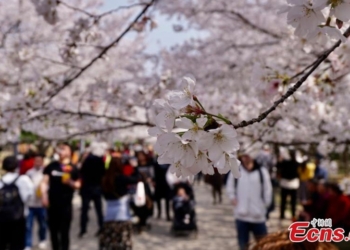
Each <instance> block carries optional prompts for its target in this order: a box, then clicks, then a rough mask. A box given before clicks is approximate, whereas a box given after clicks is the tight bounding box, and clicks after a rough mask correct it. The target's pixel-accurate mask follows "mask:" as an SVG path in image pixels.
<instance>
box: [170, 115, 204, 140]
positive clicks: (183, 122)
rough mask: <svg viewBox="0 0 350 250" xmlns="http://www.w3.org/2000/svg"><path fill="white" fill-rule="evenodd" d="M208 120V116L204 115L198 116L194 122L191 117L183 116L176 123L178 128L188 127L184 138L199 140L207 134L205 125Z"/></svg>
mask: <svg viewBox="0 0 350 250" xmlns="http://www.w3.org/2000/svg"><path fill="white" fill-rule="evenodd" d="M207 120H208V119H207V118H205V117H202V118H198V119H197V120H196V122H195V123H194V122H192V121H191V120H190V119H188V118H186V117H182V118H181V119H179V120H177V121H176V125H177V127H178V128H184V129H188V130H187V131H186V132H185V133H184V134H183V135H182V139H183V140H199V139H200V138H201V137H202V136H204V134H205V132H204V131H203V127H204V125H205V124H206V122H207Z"/></svg>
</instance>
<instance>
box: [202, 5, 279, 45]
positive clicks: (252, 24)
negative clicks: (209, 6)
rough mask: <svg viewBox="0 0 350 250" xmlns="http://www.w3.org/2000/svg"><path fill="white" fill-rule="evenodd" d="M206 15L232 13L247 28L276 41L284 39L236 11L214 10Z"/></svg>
mask: <svg viewBox="0 0 350 250" xmlns="http://www.w3.org/2000/svg"><path fill="white" fill-rule="evenodd" d="M205 12H206V13H230V14H232V15H234V16H236V17H238V18H239V19H240V20H241V21H242V22H243V23H244V24H246V25H247V26H249V27H251V28H252V29H254V30H257V31H259V32H261V33H264V34H266V35H269V36H272V37H273V38H276V39H281V38H282V37H281V36H280V35H278V34H275V33H273V32H271V31H270V30H267V29H265V28H262V27H260V26H258V25H256V24H254V23H252V22H251V21H250V20H249V19H248V18H246V17H245V16H243V15H242V14H241V13H239V12H236V11H234V10H225V9H224V10H221V9H214V10H209V11H205Z"/></svg>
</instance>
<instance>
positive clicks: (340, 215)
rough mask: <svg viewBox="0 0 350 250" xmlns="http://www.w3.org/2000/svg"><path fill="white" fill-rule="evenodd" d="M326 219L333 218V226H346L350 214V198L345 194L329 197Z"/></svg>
mask: <svg viewBox="0 0 350 250" xmlns="http://www.w3.org/2000/svg"><path fill="white" fill-rule="evenodd" d="M328 202H329V203H328V204H329V206H328V208H327V211H326V216H325V218H326V219H328V218H329V219H332V226H333V227H344V226H346V224H347V223H348V222H347V219H348V218H349V214H350V200H349V198H348V197H346V196H345V195H338V196H333V197H329V200H328Z"/></svg>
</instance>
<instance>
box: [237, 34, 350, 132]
mask: <svg viewBox="0 0 350 250" xmlns="http://www.w3.org/2000/svg"><path fill="white" fill-rule="evenodd" d="M344 36H345V37H349V36H350V27H349V28H348V29H347V30H346V31H345V33H344ZM340 44H341V41H340V40H339V41H338V42H336V43H335V44H334V45H333V46H332V47H331V48H330V49H328V50H326V51H325V52H324V53H323V54H322V55H321V56H320V57H319V58H318V59H317V60H316V61H315V62H313V63H312V64H311V65H312V67H311V68H310V69H309V70H308V71H307V72H306V73H305V74H304V75H303V76H302V77H301V78H300V79H299V81H298V82H297V83H296V84H294V85H293V86H292V87H290V88H289V89H288V91H287V92H286V93H285V94H284V95H283V96H282V97H281V98H280V99H278V100H277V101H275V102H274V104H273V105H272V107H270V108H269V109H267V110H266V111H265V112H263V113H261V114H260V115H259V116H258V117H257V118H254V119H251V120H249V121H242V122H240V123H239V124H234V125H233V126H234V127H235V128H244V127H247V126H249V125H252V124H254V123H258V122H261V121H262V120H264V119H265V118H266V117H267V116H268V115H269V114H270V113H272V112H273V111H274V110H275V109H276V108H277V107H278V106H279V105H280V104H281V103H283V102H284V101H285V100H287V99H288V97H290V96H291V95H293V94H294V93H295V92H296V91H297V90H298V89H299V88H300V87H301V85H302V84H303V83H304V82H305V81H306V80H307V78H308V77H309V76H310V75H311V74H312V73H313V72H314V71H315V70H316V69H317V68H318V66H320V64H321V63H322V62H323V61H325V60H326V59H327V58H328V56H329V55H330V54H331V53H332V52H333V51H334V50H335V49H336V48H338V47H339V46H340Z"/></svg>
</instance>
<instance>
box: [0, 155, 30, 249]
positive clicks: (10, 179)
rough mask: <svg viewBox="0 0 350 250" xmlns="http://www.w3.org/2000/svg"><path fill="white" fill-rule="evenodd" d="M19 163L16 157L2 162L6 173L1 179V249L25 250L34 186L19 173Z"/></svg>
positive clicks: (9, 157) (7, 158)
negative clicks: (27, 219)
mask: <svg viewBox="0 0 350 250" xmlns="http://www.w3.org/2000/svg"><path fill="white" fill-rule="evenodd" d="M18 165H19V164H18V161H17V159H16V157H14V156H8V157H6V158H5V159H4V160H3V162H2V168H3V170H4V171H5V174H4V176H3V177H2V178H1V179H0V249H1V250H3V249H10V250H23V249H24V247H25V236H26V220H25V218H26V216H27V215H28V207H27V204H28V201H29V199H30V197H31V196H32V195H33V193H34V191H33V190H34V186H33V183H32V182H31V180H30V179H29V177H28V176H26V175H21V176H20V175H19V174H18V173H17V169H18Z"/></svg>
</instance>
